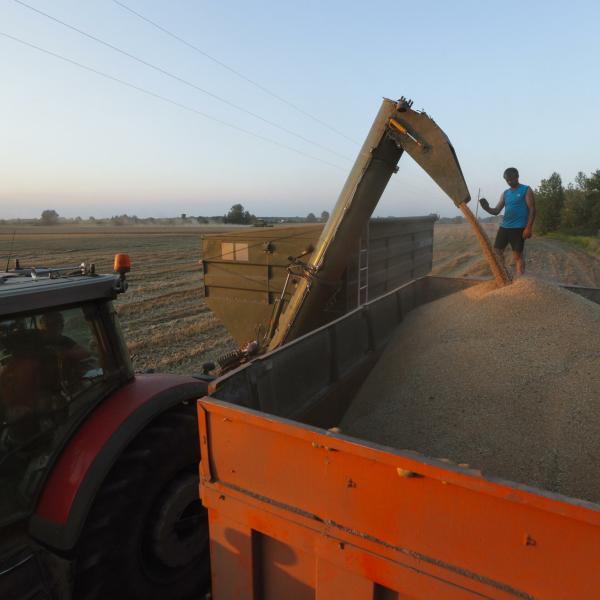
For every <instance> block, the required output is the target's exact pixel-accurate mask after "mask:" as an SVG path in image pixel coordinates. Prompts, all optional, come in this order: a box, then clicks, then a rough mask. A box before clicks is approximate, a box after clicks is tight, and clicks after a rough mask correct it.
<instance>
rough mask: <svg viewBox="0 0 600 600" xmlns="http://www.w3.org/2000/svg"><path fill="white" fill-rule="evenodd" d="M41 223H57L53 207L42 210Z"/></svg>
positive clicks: (56, 214)
mask: <svg viewBox="0 0 600 600" xmlns="http://www.w3.org/2000/svg"><path fill="white" fill-rule="evenodd" d="M41 221H42V225H56V224H57V223H58V213H57V212H56V211H55V210H54V209H46V210H44V211H43V212H42V217H41Z"/></svg>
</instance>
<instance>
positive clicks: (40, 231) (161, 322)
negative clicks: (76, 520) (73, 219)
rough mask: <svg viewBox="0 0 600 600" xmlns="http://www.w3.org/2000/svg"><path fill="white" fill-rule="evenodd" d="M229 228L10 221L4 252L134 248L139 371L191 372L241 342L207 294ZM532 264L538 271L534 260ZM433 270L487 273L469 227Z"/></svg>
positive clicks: (60, 253)
mask: <svg viewBox="0 0 600 600" xmlns="http://www.w3.org/2000/svg"><path fill="white" fill-rule="evenodd" d="M227 229H230V227H228V228H227ZM223 230H225V228H218V227H214V226H213V227H211V226H209V227H197V226H185V227H181V226H171V227H164V226H162V227H161V226H156V227H150V226H145V227H107V226H96V227H87V226H62V225H61V226H55V227H23V226H21V227H16V228H11V227H9V226H4V227H1V228H0V256H6V255H7V254H8V252H9V248H10V247H11V238H12V234H13V231H16V236H15V241H14V248H13V256H16V257H18V258H19V259H20V260H21V264H22V265H23V266H31V265H36V266H43V265H45V266H71V265H72V266H76V265H78V264H79V263H80V262H82V261H85V262H88V263H90V262H95V263H96V266H97V268H98V271H99V272H111V270H112V259H113V256H114V254H115V253H116V252H127V253H128V254H129V255H130V256H131V260H132V263H133V268H132V272H131V273H130V274H129V276H128V281H129V290H128V292H127V293H126V294H123V295H122V296H120V297H119V298H118V299H117V301H116V302H115V305H116V307H117V310H118V311H119V315H120V317H121V323H122V324H123V329H124V333H125V336H126V339H127V341H128V344H129V347H130V349H131V352H132V354H133V359H134V366H135V368H136V369H137V370H138V371H139V370H144V369H156V370H159V371H167V372H179V373H186V372H188V373H189V372H193V371H198V370H199V369H200V368H201V366H202V363H203V362H206V361H208V360H214V359H215V358H216V357H217V356H220V355H221V354H223V353H225V352H227V351H229V350H231V349H233V348H234V346H235V345H234V342H233V340H232V339H231V338H230V337H229V335H228V333H227V331H226V330H225V328H224V327H223V326H222V325H221V324H220V323H219V322H218V321H217V320H216V319H215V318H214V316H213V315H212V313H211V312H210V311H209V310H208V309H207V307H206V305H205V303H204V298H203V294H202V272H201V269H200V265H199V261H200V259H201V241H200V236H201V235H202V233H216V232H218V231H223ZM491 235H493V234H491ZM528 244H529V242H528ZM536 245H537V246H538V247H539V248H540V250H539V257H540V258H539V261H540V263H539V264H540V265H541V264H542V263H543V265H544V268H543V269H542V271H543V273H546V274H547V275H548V276H550V277H552V278H555V279H558V280H560V279H562V280H564V281H565V282H569V283H576V282H578V283H580V284H581V285H592V286H600V265H599V263H598V260H597V259H596V258H595V257H593V256H591V255H589V254H586V253H585V252H584V251H582V250H580V249H578V248H572V247H571V246H568V245H567V244H564V243H562V242H559V241H558V240H544V239H540V240H538V239H534V240H532V242H531V247H532V248H533V247H534V246H536ZM532 252H533V250H532ZM532 258H535V257H532ZM542 259H543V260H542ZM3 267H4V265H3ZM531 267H532V268H531V272H536V271H535V269H536V267H535V262H533V261H532V264H531ZM434 272H435V273H440V274H448V275H463V274H465V273H467V274H471V275H485V274H486V273H487V266H486V264H485V262H484V261H483V258H482V255H481V251H480V249H479V246H478V244H477V240H476V239H475V237H474V236H473V234H472V233H471V232H470V230H469V229H468V227H467V226H465V225H436V229H435V237H434Z"/></svg>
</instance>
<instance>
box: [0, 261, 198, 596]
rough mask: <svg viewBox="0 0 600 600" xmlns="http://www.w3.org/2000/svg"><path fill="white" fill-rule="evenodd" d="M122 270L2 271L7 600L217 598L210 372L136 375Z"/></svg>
mask: <svg viewBox="0 0 600 600" xmlns="http://www.w3.org/2000/svg"><path fill="white" fill-rule="evenodd" d="M116 263H117V264H116V270H117V271H118V272H119V274H118V275H97V274H95V273H94V269H86V268H85V267H83V266H82V268H79V269H76V270H75V271H73V272H65V271H64V270H58V269H21V268H18V267H17V268H16V269H15V270H14V271H11V272H7V273H0V598H7V599H8V598H11V599H21V598H23V599H24V598H77V599H88V598H90V599H91V598H109V597H112V598H161V599H164V598H201V597H202V596H203V593H204V592H205V591H207V590H208V586H209V555H208V528H207V519H206V514H205V510H204V508H203V507H202V505H201V503H200V500H199V499H198V462H199V450H198V448H199V445H198V441H197V435H198V434H197V426H196V419H195V400H196V399H197V398H199V397H202V396H203V395H205V392H206V388H207V379H208V378H207V377H204V376H202V375H200V376H197V377H194V376H176V375H155V374H144V375H136V374H134V372H133V368H132V365H131V362H130V359H129V355H128V352H127V348H126V345H125V342H124V340H123V336H122V334H121V329H120V326H119V321H118V318H117V315H116V313H115V310H114V308H113V305H112V300H113V299H114V298H115V297H116V296H117V294H119V293H121V292H123V291H125V289H126V282H125V272H126V271H128V269H129V266H128V259H127V258H126V257H125V256H123V255H120V258H119V260H118V261H116ZM190 440H191V443H190Z"/></svg>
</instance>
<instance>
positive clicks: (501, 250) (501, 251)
mask: <svg viewBox="0 0 600 600" xmlns="http://www.w3.org/2000/svg"><path fill="white" fill-rule="evenodd" d="M494 254H495V255H496V258H497V259H498V262H499V263H500V264H501V265H502V266H503V267H504V268H506V265H505V264H504V248H494Z"/></svg>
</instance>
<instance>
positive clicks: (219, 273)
mask: <svg viewBox="0 0 600 600" xmlns="http://www.w3.org/2000/svg"><path fill="white" fill-rule="evenodd" d="M434 219H435V218H434V217H432V216H424V217H408V218H399V219H381V220H380V219H373V220H371V221H370V222H369V235H368V271H369V278H368V297H369V298H376V297H378V296H380V295H382V294H384V293H386V292H388V291H390V290H392V289H394V288H396V287H398V286H399V285H401V284H402V283H405V282H407V281H410V280H412V279H414V278H416V277H421V276H423V275H426V274H427V273H429V271H430V270H431V264H432V257H433V224H434ZM322 229H323V225H309V226H298V227H285V228H283V227H282V228H271V229H268V230H258V231H257V230H256V229H250V228H248V229H246V228H245V229H242V230H238V231H233V232H228V233H220V234H211V235H205V236H203V240H202V245H203V250H202V252H203V257H204V258H203V261H202V263H203V271H204V293H205V298H206V304H207V305H208V307H209V308H210V309H211V311H212V312H213V313H214V314H215V316H216V317H217V318H218V319H219V320H220V321H221V322H222V323H223V324H224V325H225V327H226V328H227V330H228V331H229V332H230V334H231V335H232V337H233V338H234V339H235V340H236V341H237V342H238V343H240V344H242V343H244V342H247V341H248V340H250V339H256V337H257V334H259V333H261V332H262V334H264V333H265V332H266V330H267V327H268V324H269V320H270V318H271V315H272V314H273V308H274V303H275V301H276V300H277V299H278V298H279V296H280V294H281V290H282V286H283V283H284V281H285V277H286V275H287V266H288V264H289V260H288V257H289V256H290V255H291V256H297V255H298V254H300V253H301V252H302V251H304V250H305V249H306V248H307V247H309V246H310V245H311V244H312V245H313V246H314V244H315V243H316V242H317V240H318V238H319V235H320V233H321V231H322ZM236 243H237V244H240V243H242V244H247V246H248V260H247V261H245V260H232V259H234V258H235V255H234V254H232V255H230V256H226V257H225V258H224V257H223V256H222V246H223V244H228V245H229V246H227V248H230V247H231V245H233V244H236ZM266 244H268V246H269V252H266V251H265V245H266ZM359 247H360V239H357V240H356V243H355V244H353V245H352V246H351V247H349V248H348V251H347V253H346V267H345V270H344V272H343V274H342V277H341V281H340V282H339V285H337V286H333V287H331V288H330V289H329V294H330V296H329V299H328V301H327V302H325V303H324V305H323V306H322V307H321V311H320V314H319V318H318V320H316V323H317V324H318V325H321V324H324V323H327V322H329V321H331V320H333V319H335V318H338V317H339V316H341V315H343V314H345V313H346V312H348V311H349V310H352V309H354V308H355V307H356V306H357V299H358V293H357V287H358V249H359ZM309 258H310V253H308V254H307V255H306V257H304V260H308V259H309ZM297 285H298V278H292V284H291V286H289V288H288V289H287V291H286V294H285V303H284V306H287V302H288V301H289V299H290V297H291V296H292V294H293V293H294V291H295V289H296V287H297Z"/></svg>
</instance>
